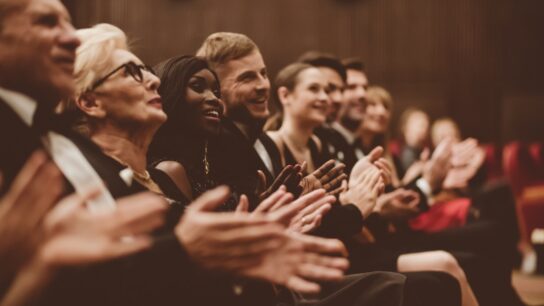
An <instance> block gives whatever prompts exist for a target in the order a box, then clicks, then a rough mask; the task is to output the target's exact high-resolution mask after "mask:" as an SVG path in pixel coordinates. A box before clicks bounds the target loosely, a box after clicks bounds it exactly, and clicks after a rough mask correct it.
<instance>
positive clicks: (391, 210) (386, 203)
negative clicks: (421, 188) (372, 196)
mask: <svg viewBox="0 0 544 306" xmlns="http://www.w3.org/2000/svg"><path fill="white" fill-rule="evenodd" d="M419 200H420V198H419V194H418V193H417V192H415V191H413V190H407V189H402V188H399V189H396V190H394V191H393V192H390V193H386V194H383V195H381V196H380V197H379V198H378V202H377V204H376V207H375V208H374V211H375V212H377V213H378V214H380V215H381V216H382V217H384V218H385V219H386V220H389V221H403V220H406V219H409V218H411V217H414V216H416V215H417V214H418V213H419V208H418V207H417V206H418V204H419Z"/></svg>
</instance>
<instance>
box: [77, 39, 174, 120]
mask: <svg viewBox="0 0 544 306" xmlns="http://www.w3.org/2000/svg"><path fill="white" fill-rule="evenodd" d="M128 62H133V63H135V64H137V65H143V64H142V61H141V60H140V59H139V58H137V57H136V56H135V55H134V54H132V53H131V52H129V51H127V50H123V49H116V50H115V51H114V52H113V54H112V61H111V67H112V69H111V70H112V71H113V70H114V69H116V68H117V67H119V66H121V65H123V64H126V63H128ZM142 74H143V80H142V82H139V81H137V80H136V79H135V78H134V77H132V76H131V75H130V74H129V73H128V72H127V70H126V69H120V70H119V71H117V72H116V73H114V74H113V75H112V76H111V77H109V78H108V79H107V80H106V81H105V82H104V83H103V84H101V85H100V86H99V87H98V88H96V89H95V90H94V91H93V92H92V93H91V95H93V98H94V100H93V101H92V103H93V105H95V107H94V108H92V109H91V110H90V111H86V113H87V114H88V115H90V116H91V117H94V118H95V119H96V120H97V121H99V122H101V123H104V124H111V125H115V126H121V127H142V126H146V125H151V126H159V125H160V124H162V123H163V122H164V121H166V114H165V113H164V112H163V110H162V101H161V98H160V96H159V94H158V92H157V89H158V87H159V85H160V80H159V78H158V77H157V76H155V75H154V74H153V73H151V72H149V71H147V70H143V69H142ZM86 104H88V103H86ZM84 111H85V110H84Z"/></svg>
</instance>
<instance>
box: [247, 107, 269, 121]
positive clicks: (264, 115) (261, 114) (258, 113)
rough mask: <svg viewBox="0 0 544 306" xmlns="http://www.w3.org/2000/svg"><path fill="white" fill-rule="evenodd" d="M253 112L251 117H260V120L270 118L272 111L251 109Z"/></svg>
mask: <svg viewBox="0 0 544 306" xmlns="http://www.w3.org/2000/svg"><path fill="white" fill-rule="evenodd" d="M250 113H251V117H253V118H254V119H259V120H263V119H268V117H269V116H270V112H269V111H268V109H267V110H265V111H255V110H254V111H250Z"/></svg>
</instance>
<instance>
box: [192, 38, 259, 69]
mask: <svg viewBox="0 0 544 306" xmlns="http://www.w3.org/2000/svg"><path fill="white" fill-rule="evenodd" d="M254 51H259V48H258V47H257V45H256V44H255V42H253V40H251V38H249V37H247V36H246V35H244V34H240V33H231V32H217V33H213V34H211V35H210V36H208V37H207V38H206V40H204V42H203V43H202V46H200V48H199V49H198V51H197V52H196V56H199V57H203V58H205V59H206V60H207V61H208V64H209V65H210V66H211V67H212V68H215V67H216V66H217V65H221V64H224V63H226V62H228V61H231V60H236V59H240V58H242V57H245V56H247V55H249V54H251V53H252V52H254Z"/></svg>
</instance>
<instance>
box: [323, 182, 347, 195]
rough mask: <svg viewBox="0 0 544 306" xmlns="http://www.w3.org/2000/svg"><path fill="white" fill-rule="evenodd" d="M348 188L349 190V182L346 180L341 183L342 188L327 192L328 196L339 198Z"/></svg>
mask: <svg viewBox="0 0 544 306" xmlns="http://www.w3.org/2000/svg"><path fill="white" fill-rule="evenodd" d="M347 189H348V188H347V181H346V179H343V180H342V182H341V183H340V186H339V187H337V188H335V189H333V190H331V191H329V192H327V194H328V195H332V196H335V197H336V196H338V195H340V194H341V193H342V192H344V191H346V190H347Z"/></svg>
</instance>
